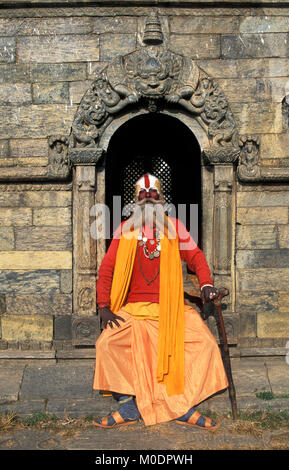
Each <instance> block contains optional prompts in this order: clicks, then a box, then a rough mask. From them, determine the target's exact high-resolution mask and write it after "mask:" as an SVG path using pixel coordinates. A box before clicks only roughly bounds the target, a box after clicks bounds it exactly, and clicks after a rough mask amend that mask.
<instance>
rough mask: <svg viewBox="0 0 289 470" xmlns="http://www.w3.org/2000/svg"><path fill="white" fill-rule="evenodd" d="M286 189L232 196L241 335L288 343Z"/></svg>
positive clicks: (288, 208)
mask: <svg viewBox="0 0 289 470" xmlns="http://www.w3.org/2000/svg"><path fill="white" fill-rule="evenodd" d="M288 211H289V190H288V187H287V188H283V191H280V188H277V187H275V188H274V186H273V187H272V186H271V187H270V188H267V189H266V188H262V190H260V188H259V190H258V191H252V188H251V190H247V191H242V187H241V186H240V188H239V192H238V196H237V214H238V215H237V224H238V225H237V233H236V268H237V296H238V300H237V308H238V309H239V310H240V324H241V332H240V333H241V336H244V337H246V338H248V337H255V338H259V339H272V340H273V338H280V339H282V338H283V341H284V345H285V342H286V339H287V338H288V320H289V304H288V302H287V300H288V299H287V297H288V295H287V294H286V292H287V287H288V279H289V270H288V266H289V237H288V233H289V222H288Z"/></svg>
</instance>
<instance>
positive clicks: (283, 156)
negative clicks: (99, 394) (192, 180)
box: [0, 0, 289, 348]
mask: <svg viewBox="0 0 289 470" xmlns="http://www.w3.org/2000/svg"><path fill="white" fill-rule="evenodd" d="M46 3H47V2H46ZM64 3H65V8H64ZM223 3H224V5H222V2H218V6H217V7H215V6H214V2H210V1H206V0H203V1H201V2H198V4H196V2H191V4H190V5H189V6H188V2H186V4H185V6H182V5H183V2H179V3H178V5H177V6H176V2H175V4H174V6H168V5H166V4H165V3H164V4H163V3H162V2H161V3H159V2H157V3H156V5H155V6H156V8H158V11H159V15H160V18H161V22H162V25H163V26H165V41H166V43H167V45H168V46H169V48H170V49H171V50H173V51H175V52H176V53H179V54H182V55H185V56H187V57H189V58H191V59H194V60H195V61H196V63H197V64H198V66H199V67H200V68H201V69H203V70H204V71H205V72H206V73H207V74H208V75H209V76H210V77H212V79H214V80H215V81H216V83H217V84H218V85H219V86H220V87H221V89H222V90H223V92H224V94H225V96H226V99H227V101H228V103H229V106H230V108H231V110H232V113H233V116H234V120H235V122H236V124H237V127H238V131H239V134H240V136H244V135H254V136H256V137H258V138H259V141H260V148H259V161H258V164H259V165H260V166H261V167H264V168H267V169H270V168H275V169H276V168H278V169H279V170H280V171H283V170H282V169H284V168H285V169H286V168H287V169H288V167H289V150H288V149H289V145H288V144H289V124H288V123H289V118H288V116H289V113H288V109H289V108H286V96H287V95H288V90H289V49H288V41H289V33H288V31H289V7H288V5H285V2H281V3H282V8H278V7H274V3H275V2H269V1H267V0H264V1H263V2H262V8H256V7H255V6H254V2H247V5H246V6H240V4H241V3H242V2H238V5H235V6H234V3H235V2H231V4H230V5H228V2H223ZM249 3H252V5H250V6H249ZM28 4H29V2H26V4H25V6H23V5H24V4H23V2H21V1H20V2H17V0H16V1H15V2H13V5H14V6H15V5H16V6H17V8H14V7H13V6H12V7H11V5H12V3H11V5H10V8H9V6H7V7H6V8H5V5H4V7H3V8H1V9H0V115H1V128H0V167H1V171H2V170H3V171H4V170H5V171H7V174H9V175H10V176H9V178H10V180H9V181H11V178H12V179H13V175H14V176H15V175H17V174H18V173H17V172H19V170H24V171H26V173H25V175H30V177H32V176H33V175H39V174H40V175H41V174H42V173H41V172H42V171H43V172H45V171H46V169H47V167H48V166H49V155H50V154H49V146H48V137H49V136H51V135H64V136H68V135H69V134H70V129H71V124H72V122H73V119H74V116H75V114H76V111H77V109H78V105H79V103H80V102H81V99H82V97H83V95H84V94H85V92H86V90H87V89H88V88H89V87H90V85H91V83H92V80H93V79H94V78H95V77H96V75H97V74H98V73H99V72H100V71H101V70H102V68H104V67H105V66H106V65H107V64H109V63H110V62H111V61H112V60H114V59H115V58H116V57H117V56H118V55H120V54H128V53H130V52H132V51H134V50H135V49H136V48H137V47H139V46H140V37H141V33H142V32H143V28H144V22H145V17H146V15H147V14H148V13H149V12H150V10H151V6H145V3H143V4H141V5H140V4H139V2H137V1H128V2H127V4H126V5H125V6H122V5H118V6H113V5H110V6H95V5H94V6H91V4H89V5H88V4H87V2H86V1H82V0H80V1H79V2H78V3H77V5H76V4H75V2H59V1H57V2H55V3H54V4H53V7H52V6H50V5H49V2H48V3H47V4H46V6H44V5H42V7H41V8H38V7H37V5H36V4H32V3H31V4H29V8H28V7H27V5H28ZM200 4H202V8H201V7H200ZM286 109H287V111H286ZM196 125H197V123H196ZM148 138H149V136H148ZM180 147H181V143H180ZM7 169H8V170H9V171H8V170H7ZM21 174H24V173H21ZM98 178H99V177H98ZM101 178H102V177H101ZM98 181H101V184H100V185H99V186H100V187H98V190H99V192H98V196H97V197H98V198H101V197H103V198H104V196H102V195H104V194H105V188H104V181H105V178H104V177H103V179H102V180H100V179H99V180H98ZM233 193H234V194H233V196H234V198H235V199H236V220H235V221H232V224H235V222H236V225H234V227H232V233H233V237H234V250H235V251H234V253H233V259H234V263H233V264H234V267H233V270H235V271H234V272H235V279H236V284H235V291H236V292H235V294H236V295H235V298H236V305H235V307H236V313H237V314H239V315H240V321H239V323H240V328H239V330H240V338H241V340H243V341H248V344H249V342H250V341H251V343H250V344H254V345H255V346H258V344H259V345H261V344H263V345H265V346H266V345H268V344H270V345H271V344H274V341H277V342H278V341H279V340H280V341H283V342H284V341H285V340H286V335H288V333H287V332H288V328H289V310H288V301H287V300H288V295H287V294H286V292H287V284H288V279H289V271H288V269H289V268H288V266H289V264H288V261H289V254H288V253H289V218H288V217H289V214H288V207H289V197H288V196H289V189H288V182H287V183H284V184H280V185H279V186H277V185H274V184H273V185H270V186H266V185H265V184H263V183H260V184H259V185H258V186H257V185H246V184H240V183H237V184H236V187H234V188H233ZM209 196H210V197H212V195H211V194H210V195H209ZM99 202H105V201H104V200H99ZM204 244H205V246H209V245H210V250H212V245H213V244H212V243H211V241H210V240H209V239H208V240H205V243H204ZM100 251H101V250H100ZM100 251H99V253H100ZM99 253H98V258H100V257H101V255H100V254H99ZM101 253H102V252H101ZM72 259H73V243H72V190H71V183H70V182H69V181H67V182H66V183H62V184H55V182H51V184H50V183H49V184H48V183H39V182H37V183H36V181H35V182H33V181H31V184H24V183H23V182H21V181H19V182H12V183H11V182H10V183H9V184H1V183H0V327H1V328H0V347H1V344H2V345H6V346H7V347H12V346H13V345H14V346H15V347H20V345H21V347H22V348H24V346H25V345H29V342H30V344H31V345H32V344H34V345H35V344H36V343H37V342H38V343H39V344H40V343H41V342H42V343H43V344H44V345H47V344H48V345H49V344H52V342H53V341H54V340H57V341H61V340H65V341H68V342H69V340H70V338H71V321H70V316H71V314H72V298H73V288H72ZM98 261H100V259H98ZM254 341H255V343H254ZM258 341H259V343H258ZM262 342H263V343H262ZM282 344H283V343H282ZM27 347H28V346H27ZM31 347H32V346H31Z"/></svg>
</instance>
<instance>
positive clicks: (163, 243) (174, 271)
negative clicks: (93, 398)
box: [93, 174, 228, 429]
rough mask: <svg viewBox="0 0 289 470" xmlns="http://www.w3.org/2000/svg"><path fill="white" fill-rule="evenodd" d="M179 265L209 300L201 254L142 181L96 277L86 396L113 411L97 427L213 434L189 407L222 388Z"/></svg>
mask: <svg viewBox="0 0 289 470" xmlns="http://www.w3.org/2000/svg"><path fill="white" fill-rule="evenodd" d="M181 260H184V261H185V262H186V263H187V265H188V267H189V269H190V270H192V271H194V272H195V273H196V275H197V277H198V280H199V283H200V288H201V298H202V300H203V302H207V301H210V300H213V299H214V298H215V297H216V294H217V290H216V289H215V288H214V287H213V282H212V279H211V276H210V270H209V267H208V264H207V262H206V259H205V256H204V253H203V252H202V251H201V250H200V249H199V248H198V247H197V245H196V243H195V242H194V240H193V239H192V238H191V236H190V234H189V233H188V231H187V230H186V228H185V227H184V225H183V224H182V222H181V221H180V220H178V219H173V218H171V217H168V216H167V215H166V214H165V211H164V200H163V196H162V191H161V183H160V181H159V180H158V179H157V178H155V177H154V176H152V175H150V174H146V175H144V176H143V177H142V178H140V179H139V180H138V181H137V183H136V209H135V211H134V212H133V214H132V215H131V217H130V218H129V219H128V220H127V221H125V222H123V223H122V224H121V225H120V227H119V228H118V230H117V231H116V233H115V235H114V238H113V240H112V242H111V244H110V247H109V250H108V251H107V253H106V255H105V256H104V258H103V261H102V264H101V267H100V269H99V278H98V281H97V301H98V306H99V315H100V318H101V321H102V325H103V331H102V333H101V335H100V337H99V338H98V340H97V341H96V364H95V375H94V384H93V388H94V389H95V390H106V391H111V392H113V393H114V395H115V397H117V398H118V401H119V408H118V410H117V411H115V412H114V413H112V415H110V416H108V417H104V418H102V419H99V420H98V421H96V422H94V424H95V425H96V426H100V427H103V428H110V427H116V426H120V425H127V424H132V423H135V422H136V421H138V420H139V419H140V418H142V419H143V421H144V423H145V425H152V424H156V423H162V422H167V421H170V420H176V422H178V423H182V424H186V425H188V426H196V427H199V428H201V429H216V428H217V424H216V423H215V422H214V421H212V420H211V419H210V418H207V417H203V416H202V415H200V413H199V412H198V411H197V410H196V409H195V406H196V405H197V404H199V403H200V402H202V401H203V400H205V399H206V398H208V397H209V396H211V395H213V394H214V393H216V392H218V391H220V390H223V389H225V388H227V387H228V381H227V377H226V374H225V370H224V366H223V362H222V358H221V354H220V351H219V348H218V345H217V342H216V340H215V338H214V337H213V335H212V334H211V332H210V330H209V329H208V328H207V326H206V324H205V323H204V321H203V320H202V318H201V317H200V315H199V313H198V312H197V311H196V310H194V309H193V308H192V307H190V306H188V305H185V302H184V291H183V278H182V265H181ZM108 325H109V327H108Z"/></svg>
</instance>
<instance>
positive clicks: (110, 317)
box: [99, 307, 125, 328]
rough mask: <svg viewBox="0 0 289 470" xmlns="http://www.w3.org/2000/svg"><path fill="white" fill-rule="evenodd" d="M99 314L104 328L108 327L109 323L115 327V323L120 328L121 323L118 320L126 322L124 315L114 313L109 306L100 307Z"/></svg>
mask: <svg viewBox="0 0 289 470" xmlns="http://www.w3.org/2000/svg"><path fill="white" fill-rule="evenodd" d="M99 316H100V319H101V325H102V326H103V328H106V327H107V325H109V326H110V328H113V323H114V324H115V325H116V326H117V327H118V328H119V327H120V324H119V323H118V321H117V320H121V321H123V322H125V320H124V319H123V318H122V317H119V316H118V315H115V313H113V312H112V311H111V310H110V308H109V307H103V308H100V309H99Z"/></svg>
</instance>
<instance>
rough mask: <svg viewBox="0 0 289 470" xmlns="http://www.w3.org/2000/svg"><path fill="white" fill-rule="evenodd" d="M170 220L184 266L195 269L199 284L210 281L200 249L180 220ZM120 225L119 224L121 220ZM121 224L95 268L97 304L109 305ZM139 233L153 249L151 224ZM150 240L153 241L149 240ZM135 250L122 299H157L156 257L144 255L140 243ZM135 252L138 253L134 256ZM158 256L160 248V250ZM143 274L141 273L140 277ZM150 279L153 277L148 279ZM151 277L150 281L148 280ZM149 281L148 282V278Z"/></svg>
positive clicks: (158, 262)
mask: <svg viewBox="0 0 289 470" xmlns="http://www.w3.org/2000/svg"><path fill="white" fill-rule="evenodd" d="M170 219H171V221H172V222H173V223H174V225H175V227H176V229H177V233H178V236H179V248H180V257H181V259H182V260H183V261H185V262H186V263H187V265H188V268H189V269H190V270H191V271H193V272H194V273H196V275H197V277H198V280H199V284H200V287H202V286H204V285H205V284H210V285H213V282H212V279H211V275H210V269H209V266H208V264H207V261H206V258H205V255H204V253H203V252H202V250H200V248H198V246H197V245H196V243H195V242H194V240H193V239H192V237H191V236H190V234H189V232H188V231H187V229H186V228H185V226H184V224H183V223H182V222H181V221H180V220H178V219H173V218H172V217H171V218H170ZM121 226H122V224H121ZM121 226H120V227H119V228H118V229H117V231H116V234H115V236H114V238H113V239H112V242H111V244H110V247H109V249H108V251H107V253H106V255H105V256H104V258H103V260H102V263H101V266H100V268H99V274H98V281H97V303H98V305H110V290H111V284H112V278H113V271H114V266H115V259H116V253H117V249H118V244H119V234H120V231H121ZM143 233H144V234H145V236H146V237H147V239H148V240H147V241H146V246H147V248H148V250H149V251H150V252H152V251H154V250H155V249H156V239H155V236H154V231H153V230H152V228H149V227H144V228H143ZM150 240H154V244H151V243H150ZM137 250H138V253H136V256H135V260H134V266H133V272H132V277H131V282H130V287H129V292H128V296H127V299H126V303H128V302H156V303H158V302H159V281H160V277H159V274H158V270H159V266H160V257H157V258H154V259H152V260H151V259H148V258H147V257H146V256H145V254H144V249H143V246H139V242H138V243H137ZM138 255H139V256H138ZM160 256H161V252H160ZM144 276H145V277H144ZM152 279H154V280H152ZM151 280H152V281H151ZM148 281H151V282H148Z"/></svg>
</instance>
